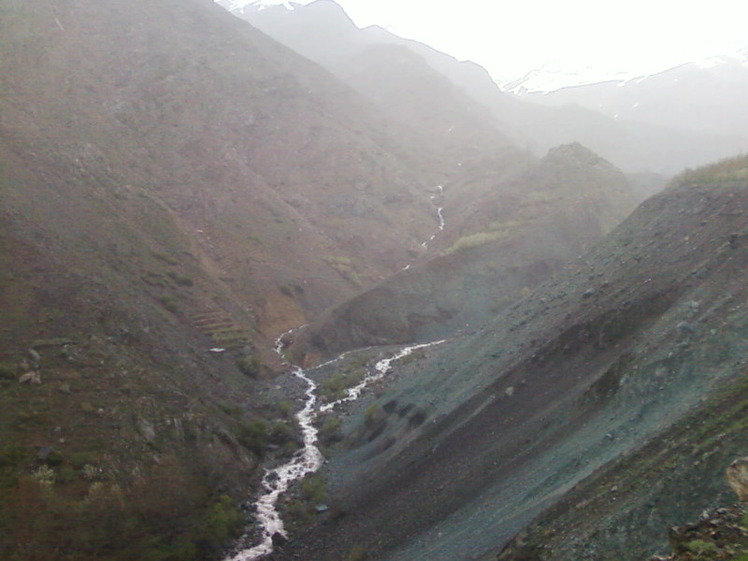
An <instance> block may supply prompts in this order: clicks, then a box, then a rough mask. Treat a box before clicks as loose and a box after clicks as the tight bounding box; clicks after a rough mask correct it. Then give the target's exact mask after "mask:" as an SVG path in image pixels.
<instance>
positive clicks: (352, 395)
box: [319, 339, 444, 413]
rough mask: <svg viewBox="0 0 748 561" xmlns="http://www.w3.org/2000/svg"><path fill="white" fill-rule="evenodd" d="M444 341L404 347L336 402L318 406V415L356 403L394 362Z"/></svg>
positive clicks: (376, 365)
mask: <svg viewBox="0 0 748 561" xmlns="http://www.w3.org/2000/svg"><path fill="white" fill-rule="evenodd" d="M443 342H444V339H442V340H441V341H434V342H432V343H422V344H420V345H413V346H411V347H405V348H404V349H402V350H400V352H398V353H397V354H396V355H394V356H391V357H390V358H384V359H382V360H380V361H379V362H377V363H376V364H375V365H374V372H370V373H369V374H367V375H366V377H364V379H363V380H361V382H359V383H358V385H356V386H353V387H352V388H348V390H347V391H346V396H345V397H342V398H340V399H338V400H337V401H332V402H330V403H325V404H324V405H322V406H320V408H319V412H320V413H327V412H328V411H332V410H333V409H334V408H335V407H337V406H338V405H340V404H341V403H347V402H349V401H356V400H357V399H358V398H359V397H361V393H362V392H363V391H364V390H365V389H366V388H367V387H368V386H370V385H371V384H373V383H374V382H376V381H378V380H381V379H382V378H384V376H385V375H386V374H387V373H388V372H389V371H390V370H392V366H391V365H392V363H393V362H395V361H396V360H400V359H401V358H404V357H406V356H408V355H409V354H411V353H412V352H413V351H415V350H417V349H422V348H424V347H430V346H432V345H438V344H439V343H443Z"/></svg>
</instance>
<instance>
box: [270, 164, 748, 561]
mask: <svg viewBox="0 0 748 561" xmlns="http://www.w3.org/2000/svg"><path fill="white" fill-rule="evenodd" d="M745 166H746V163H745V159H744V158H743V159H738V160H734V161H732V162H727V163H723V164H720V165H718V166H715V167H713V168H707V169H705V170H701V171H700V172H695V173H692V174H686V175H684V176H682V177H681V178H680V181H679V183H678V184H677V185H675V186H673V187H672V188H670V189H668V190H667V191H666V192H664V193H662V194H661V195H658V196H656V197H654V198H652V199H650V200H648V201H647V202H645V203H644V204H643V205H641V206H640V207H639V209H637V211H636V212H635V213H634V214H633V215H632V216H631V217H630V218H629V219H627V220H626V221H625V222H624V223H623V224H622V225H621V226H619V227H618V228H616V229H615V230H614V231H613V232H612V233H611V234H610V235H609V236H608V237H607V238H606V239H605V240H604V241H603V242H602V243H599V244H597V245H596V246H595V247H594V248H592V249H591V250H590V251H589V252H587V253H586V254H585V255H584V256H583V257H582V258H580V259H579V260H577V261H575V262H573V263H572V264H571V265H569V266H568V267H566V268H565V269H564V271H563V272H562V273H560V274H559V275H557V276H556V277H554V279H552V280H551V281H549V282H547V283H545V284H543V285H541V286H540V287H538V288H537V289H536V290H534V291H533V293H532V294H531V295H529V296H528V297H527V298H526V299H524V300H523V301H521V302H518V303H516V304H515V305H513V306H511V307H510V308H509V309H508V310H507V311H506V313H504V314H500V315H499V316H498V317H497V318H496V320H495V321H493V322H492V323H490V324H489V325H488V327H487V328H486V329H485V330H481V331H479V332H477V333H475V334H473V335H470V336H466V337H463V338H462V339H458V340H455V341H453V342H452V343H448V344H443V345H440V346H439V347H436V348H434V349H432V350H430V351H429V353H427V355H425V356H424V357H423V359H422V360H419V361H417V362H415V363H413V364H412V365H411V366H410V367H407V368H403V369H402V370H400V371H399V372H398V374H397V376H396V378H395V379H394V382H393V383H392V385H391V386H389V387H388V388H386V389H384V390H383V391H381V392H380V393H379V394H378V395H377V396H376V397H372V398H371V399H370V400H368V401H366V402H363V403H362V404H361V405H360V408H359V409H357V411H358V413H356V414H354V415H353V416H352V417H351V418H350V419H348V420H346V421H345V422H344V428H345V432H346V434H347V435H348V437H347V439H346V440H345V441H344V444H343V445H342V446H341V449H340V452H339V454H338V455H337V456H334V457H333V461H332V463H331V464H330V465H329V466H328V472H327V473H328V478H329V481H330V484H331V487H332V489H333V491H334V492H333V496H334V497H335V501H334V504H335V509H337V510H336V511H337V512H340V513H341V515H339V516H337V517H335V518H332V519H330V520H329V521H327V523H326V524H324V525H321V526H319V527H318V528H316V529H315V533H314V534H313V535H310V536H308V537H305V539H304V540H303V541H302V544H303V545H302V546H301V547H302V551H303V556H304V558H305V559H333V558H336V556H338V557H339V556H341V555H345V554H346V553H347V552H349V551H352V550H354V548H356V550H364V551H368V552H370V555H371V556H372V557H373V558H375V559H390V560H395V559H397V560H406V559H407V560H413V559H423V558H424V557H428V558H429V559H445V560H447V559H469V558H489V557H490V556H494V555H496V554H498V552H499V551H500V550H501V549H502V547H503V545H504V544H505V543H506V542H507V541H508V540H509V539H510V538H511V537H512V536H513V535H514V534H515V533H516V532H519V531H520V530H521V529H522V528H523V527H524V526H525V525H526V524H528V523H529V522H530V521H531V520H532V519H533V518H535V517H536V516H539V518H537V522H536V523H535V524H534V525H532V526H531V527H530V530H529V532H528V533H526V534H524V533H523V534H522V536H521V537H520V538H517V540H516V543H515V546H513V548H512V549H511V550H508V552H505V553H504V554H503V557H502V559H517V560H519V559H536V558H537V559H580V558H582V559H586V558H589V559H638V558H642V557H643V556H645V555H646V554H647V553H648V552H649V553H651V552H653V551H654V550H655V549H656V548H657V547H658V545H659V544H661V543H662V540H663V537H662V536H663V533H662V529H663V528H666V527H667V526H669V525H672V524H675V523H677V522H678V519H679V518H681V519H682V520H687V519H690V518H694V517H695V516H696V515H697V514H698V513H699V512H700V511H701V510H702V509H703V508H704V507H705V506H708V505H710V504H711V505H713V504H718V502H719V499H720V496H719V495H720V492H719V491H718V490H717V489H718V487H716V486H715V485H718V484H716V483H715V482H717V481H721V478H722V473H723V471H724V468H725V465H724V464H723V462H725V461H727V462H728V463H729V459H730V458H732V457H734V456H736V455H739V454H740V448H741V447H742V446H743V445H744V441H745V440H744V438H745V432H744V431H745V428H744V423H743V422H742V421H741V419H742V413H741V412H742V411H744V407H745V406H744V403H743V397H742V396H743V393H744V392H743V386H744V384H743V374H744V371H745V367H746V348H745V333H746V325H748V323H747V321H748V316H746V311H745V301H746V293H745V290H746V289H745V283H744V282H743V276H744V272H745V268H746V266H747V265H748V260H747V258H746V255H748V254H746V245H745V240H746V231H747V227H748V223H746V216H748V215H747V214H746V211H748V207H746V205H747V204H748V196H747V194H746V193H748V191H746V184H745V178H744V170H745ZM541 513H542V514H541ZM304 547H306V548H307V549H304ZM294 552H295V550H293V549H291V550H289V553H288V558H293V555H294V554H295V553H294ZM280 558H285V557H283V556H282V555H281V557H280Z"/></svg>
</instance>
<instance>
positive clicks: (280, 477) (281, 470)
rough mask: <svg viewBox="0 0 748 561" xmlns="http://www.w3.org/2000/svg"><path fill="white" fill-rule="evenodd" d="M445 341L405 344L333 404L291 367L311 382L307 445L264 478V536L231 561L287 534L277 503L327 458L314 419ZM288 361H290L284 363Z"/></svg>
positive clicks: (267, 548) (302, 421)
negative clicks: (404, 360) (322, 400)
mask: <svg viewBox="0 0 748 561" xmlns="http://www.w3.org/2000/svg"><path fill="white" fill-rule="evenodd" d="M302 327H303V326H302ZM296 329H300V328H296ZM292 331H295V330H294V329H292V330H291V331H288V332H286V333H284V334H283V335H281V336H280V337H278V339H277V340H276V342H275V351H276V352H277V353H278V354H279V355H281V357H283V338H284V337H285V336H286V335H288V334H289V333H291V332H292ZM443 342H444V340H441V341H435V342H432V343H422V344H420V345H412V346H410V347H405V348H403V349H401V350H400V351H399V352H398V353H396V354H395V355H393V356H391V357H389V358H385V359H382V360H380V361H378V362H377V363H376V364H375V365H374V370H375V372H373V373H370V374H368V375H367V376H366V377H365V378H364V379H363V380H362V381H361V382H360V383H359V384H358V385H357V386H355V387H353V388H349V389H348V392H347V395H346V397H344V398H342V399H339V400H337V401H334V402H332V403H327V404H325V405H323V406H321V407H319V408H318V407H317V393H316V392H317V384H316V382H315V381H314V380H312V379H311V378H309V377H308V376H307V375H306V373H305V372H304V370H302V369H301V368H299V367H298V366H292V367H291V368H292V373H293V375H294V376H296V377H297V378H299V379H301V380H303V381H304V382H305V383H306V385H307V389H306V392H305V394H306V401H305V403H304V408H303V409H302V410H301V411H299V412H298V413H297V414H296V419H297V420H298V422H299V426H300V427H301V432H302V435H303V437H304V447H303V448H302V449H301V450H299V451H298V452H297V453H296V454H294V457H293V458H292V459H291V461H289V462H288V463H286V464H284V465H282V466H280V467H277V468H275V469H272V470H267V471H266V472H265V476H264V477H263V478H262V487H263V488H264V489H265V491H266V492H265V494H264V495H262V496H261V497H260V498H259V499H257V501H256V502H255V509H256V511H257V521H258V522H259V523H260V525H261V526H262V538H261V540H260V543H259V544H257V545H255V546H253V547H250V548H247V549H242V550H240V551H239V552H237V553H235V554H233V555H232V556H230V557H227V558H226V559H227V561H255V560H256V559H260V558H261V557H263V556H265V555H268V554H269V553H271V552H272V551H273V536H274V535H275V534H280V535H281V536H283V537H287V534H286V530H285V528H284V526H283V520H282V519H281V517H280V514H279V513H278V510H277V509H276V508H275V505H276V504H277V503H278V499H279V498H280V496H281V495H282V494H283V493H284V492H286V491H287V490H288V487H289V485H290V484H291V483H292V482H294V481H296V480H297V479H301V478H302V477H304V476H305V475H307V474H308V473H313V472H315V471H317V470H318V469H319V468H320V467H321V466H322V463H323V462H324V460H325V459H324V457H323V456H322V453H321V452H320V451H319V448H317V429H316V428H315V427H314V421H315V419H316V418H317V416H318V415H319V414H320V413H324V412H328V411H331V410H332V409H334V408H335V407H337V406H338V405H340V404H341V403H346V402H349V401H354V400H356V399H358V398H359V397H360V396H361V393H362V392H363V391H364V389H366V387H367V386H369V385H370V384H372V383H374V382H376V381H377V380H381V379H382V378H383V377H384V376H385V375H386V374H387V373H388V372H389V371H390V370H392V363H393V362H394V361H396V360H399V359H401V358H403V357H406V356H408V355H409V354H411V353H412V352H413V351H415V350H417V349H422V348H424V347H430V346H432V345H438V344H439V343H443ZM346 354H347V353H343V354H342V355H340V356H339V357H337V358H335V359H333V360H331V361H329V362H326V363H324V364H322V365H320V366H318V367H317V368H320V367H321V366H327V365H329V364H331V363H333V362H337V361H338V360H340V359H342V358H343V357H344V356H345V355H346ZM284 364H288V363H286V362H284ZM249 539H251V537H250V536H249V535H248V534H245V535H244V536H242V537H241V538H240V540H239V543H247V542H248V541H249Z"/></svg>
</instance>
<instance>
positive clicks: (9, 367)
mask: <svg viewBox="0 0 748 561" xmlns="http://www.w3.org/2000/svg"><path fill="white" fill-rule="evenodd" d="M17 374H18V367H17V366H16V365H15V364H14V363H12V362H0V380H14V379H15V377H16V376H17Z"/></svg>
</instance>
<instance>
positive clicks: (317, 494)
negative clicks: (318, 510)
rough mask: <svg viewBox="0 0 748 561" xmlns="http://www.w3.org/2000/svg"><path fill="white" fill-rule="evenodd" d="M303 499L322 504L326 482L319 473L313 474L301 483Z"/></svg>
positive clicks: (325, 498) (325, 494) (325, 493)
mask: <svg viewBox="0 0 748 561" xmlns="http://www.w3.org/2000/svg"><path fill="white" fill-rule="evenodd" d="M301 493H302V495H303V496H304V499H305V500H306V501H308V502H310V503H313V504H323V503H324V502H325V501H326V500H327V482H326V481H325V478H324V477H322V476H321V475H319V474H313V475H310V476H308V477H306V478H305V479H304V481H303V482H302V483H301Z"/></svg>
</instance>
